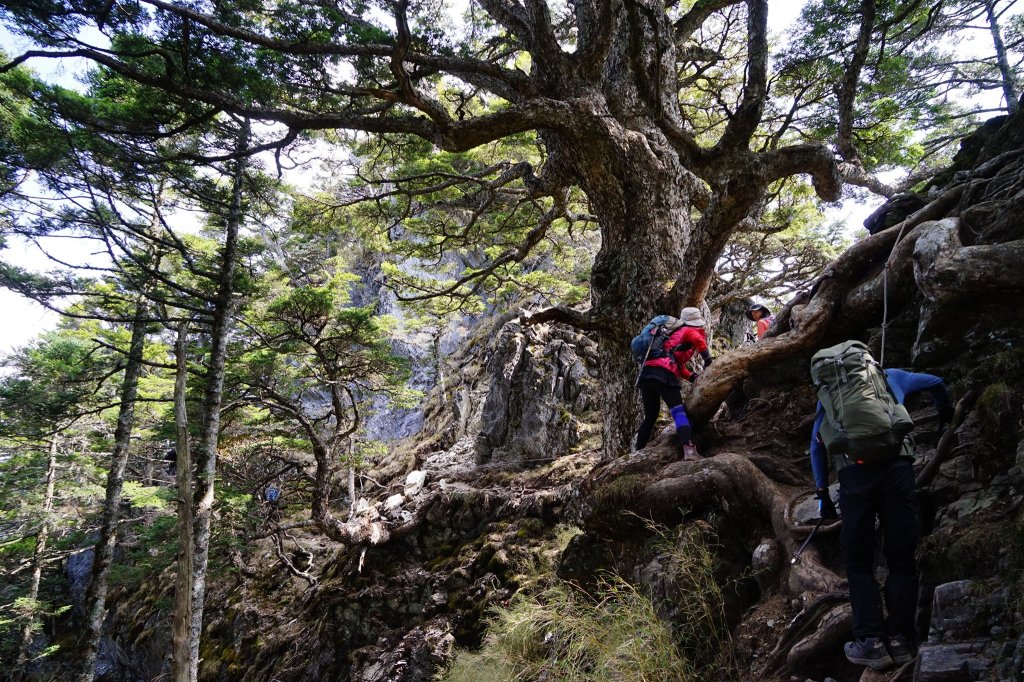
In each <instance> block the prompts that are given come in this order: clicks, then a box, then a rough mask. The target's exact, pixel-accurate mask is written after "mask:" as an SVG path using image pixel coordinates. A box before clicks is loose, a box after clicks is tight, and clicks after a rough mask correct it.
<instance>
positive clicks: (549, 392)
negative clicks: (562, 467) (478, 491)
mask: <svg viewBox="0 0 1024 682" xmlns="http://www.w3.org/2000/svg"><path fill="white" fill-rule="evenodd" d="M493 349H494V350H493V353H492V354H491V357H490V359H489V360H488V362H487V375H488V377H489V381H490V385H489V387H488V392H487V397H486V400H485V401H484V404H483V411H482V414H481V424H480V433H479V434H478V436H477V439H476V461H477V463H478V464H485V463H490V462H497V463H504V464H518V465H521V464H532V463H544V462H549V461H551V460H552V459H555V458H557V457H560V456H562V455H564V454H566V453H567V452H568V451H569V449H570V448H572V446H574V445H575V444H576V443H577V442H579V438H580V436H579V422H578V419H577V418H576V417H575V416H574V414H573V410H578V409H580V408H581V407H583V406H585V405H586V404H587V403H588V400H587V398H586V396H587V395H588V393H589V391H588V390H587V386H588V384H589V382H590V379H589V375H588V371H587V368H586V366H585V365H584V364H583V361H582V360H581V359H580V358H579V356H578V355H577V354H576V351H575V347H574V345H573V344H571V343H569V342H567V341H566V340H564V339H562V338H551V337H548V336H546V335H545V333H544V331H543V330H538V329H534V328H532V327H531V328H527V329H523V328H522V327H521V326H520V325H519V324H518V323H517V322H515V321H513V322H508V323H507V324H505V326H504V327H502V329H501V331H500V332H499V333H498V335H497V338H496V339H495V341H494V344H493Z"/></svg>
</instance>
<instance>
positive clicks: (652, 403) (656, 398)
mask: <svg viewBox="0 0 1024 682" xmlns="http://www.w3.org/2000/svg"><path fill="white" fill-rule="evenodd" d="M662 385H663V384H662V383H661V382H660V381H652V380H650V379H643V380H641V381H640V402H641V403H642V404H643V406H644V420H643V421H642V422H641V423H640V429H639V430H638V431H637V432H636V449H637V450H640V449H641V448H643V447H644V446H645V445H647V441H649V440H650V439H651V431H653V430H654V424H655V423H656V422H657V421H658V413H659V412H661V391H659V390H658V387H659V386H662Z"/></svg>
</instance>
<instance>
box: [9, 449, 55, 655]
mask: <svg viewBox="0 0 1024 682" xmlns="http://www.w3.org/2000/svg"><path fill="white" fill-rule="evenodd" d="M56 474H57V434H54V435H53V437H52V438H50V450H49V457H48V458H47V460H46V492H45V493H44V495H43V510H42V514H41V517H42V523H41V525H40V526H39V531H38V532H37V533H36V546H35V549H33V551H32V580H31V582H30V583H29V588H28V598H29V599H30V600H31V601H32V615H30V616H29V617H28V619H26V621H25V625H24V626H23V627H22V629H21V646H20V647H19V650H18V664H17V669H18V670H19V671H23V670H24V669H25V665H26V664H27V663H28V653H29V648H30V647H31V645H32V631H33V629H34V627H35V620H36V618H35V602H36V600H38V599H39V583H40V581H41V580H42V577H43V554H44V553H45V552H46V539H47V536H48V535H49V533H50V512H52V511H53V486H54V481H55V479H56Z"/></svg>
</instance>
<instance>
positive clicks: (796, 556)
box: [789, 516, 825, 564]
mask: <svg viewBox="0 0 1024 682" xmlns="http://www.w3.org/2000/svg"><path fill="white" fill-rule="evenodd" d="M823 523H825V517H824V516H822V517H821V518H819V519H818V523H816V524H814V528H813V529H812V530H811V533H810V535H808V536H807V539H806V540H804V544H802V545H800V549H798V550H797V551H796V554H794V555H793V558H792V559H790V560H789V563H790V564H795V563H797V562H798V561H800V555H801V554H803V553H804V550H805V549H806V548H807V545H809V544H810V542H811V540H812V539H813V538H814V534H815V533H817V532H818V529H819V528H821V524H823Z"/></svg>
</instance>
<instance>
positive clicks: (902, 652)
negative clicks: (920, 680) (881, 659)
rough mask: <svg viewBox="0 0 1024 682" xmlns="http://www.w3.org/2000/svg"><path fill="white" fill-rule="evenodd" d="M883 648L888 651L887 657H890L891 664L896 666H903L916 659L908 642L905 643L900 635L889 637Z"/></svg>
mask: <svg viewBox="0 0 1024 682" xmlns="http://www.w3.org/2000/svg"><path fill="white" fill-rule="evenodd" d="M885 648H886V649H888V650H889V656H890V657H892V662H893V663H895V664H896V665H905V664H907V663H910V662H911V661H912V660H914V658H915V657H916V654H915V653H914V648H913V647H912V646H910V642H908V641H907V638H906V637H902V636H900V635H896V636H895V637H890V638H889V641H888V642H887V643H886V646H885Z"/></svg>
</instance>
